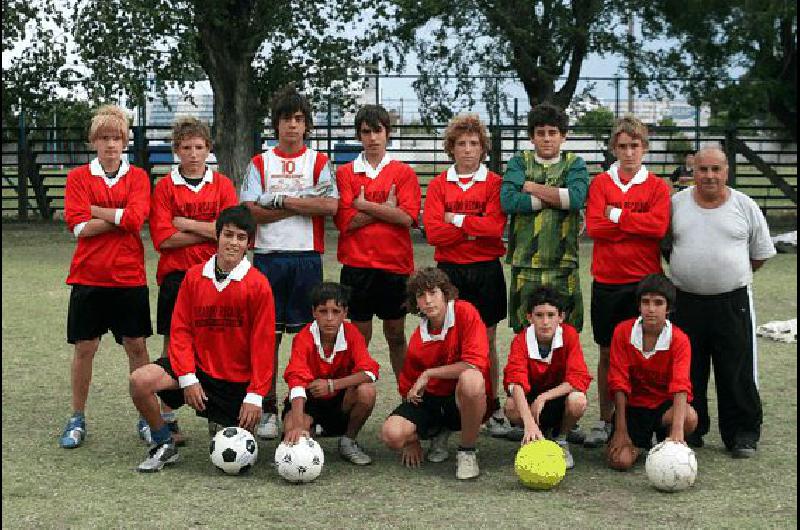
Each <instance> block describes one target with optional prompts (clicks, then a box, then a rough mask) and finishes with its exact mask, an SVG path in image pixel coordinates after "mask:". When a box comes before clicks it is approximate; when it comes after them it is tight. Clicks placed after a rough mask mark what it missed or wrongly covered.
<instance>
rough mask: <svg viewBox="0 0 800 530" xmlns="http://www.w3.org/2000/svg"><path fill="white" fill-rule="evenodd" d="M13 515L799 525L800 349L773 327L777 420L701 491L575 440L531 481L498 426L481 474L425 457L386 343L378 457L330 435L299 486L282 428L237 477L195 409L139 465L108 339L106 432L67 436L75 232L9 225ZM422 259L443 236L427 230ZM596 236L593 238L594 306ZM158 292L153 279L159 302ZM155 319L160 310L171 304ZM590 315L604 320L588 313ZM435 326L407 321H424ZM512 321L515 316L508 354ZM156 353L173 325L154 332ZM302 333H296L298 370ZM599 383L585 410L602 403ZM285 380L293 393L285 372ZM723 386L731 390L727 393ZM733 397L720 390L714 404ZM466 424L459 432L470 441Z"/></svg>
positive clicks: (423, 524) (290, 523)
mask: <svg viewBox="0 0 800 530" xmlns="http://www.w3.org/2000/svg"><path fill="white" fill-rule="evenodd" d="M2 236H3V243H2V257H3V269H2V278H3V280H2V281H3V283H2V286H3V306H2V307H3V315H2V326H3V339H2V344H3V356H2V362H3V402H2V403H3V420H2V421H3V431H2V434H3V506H2V507H3V516H2V521H3V522H2V525H3V527H4V528H32V527H36V528H73V527H74V528H117V527H126V528H127V527H155V528H249V527H269V528H272V527H274V528H291V527H307V528H389V527H396V528H439V527H442V528H465V527H471V528H523V527H524V528H554V527H581V528H602V527H605V528H610V527H619V528H665V527H666V528H794V527H796V526H797V488H796V480H797V422H796V414H797V348H796V345H794V344H791V345H789V344H782V343H777V342H771V341H766V340H764V339H759V351H760V354H759V361H760V363H759V364H760V366H759V372H760V377H761V380H760V383H761V391H762V399H763V402H764V428H763V436H762V441H761V443H760V445H759V451H758V455H757V457H756V458H754V459H750V460H733V459H731V458H730V457H729V456H728V455H727V454H726V453H725V452H724V449H723V448H722V444H721V441H720V438H719V434H718V433H717V431H716V414H714V425H715V427H714V429H713V430H712V433H710V434H709V436H708V437H707V439H706V440H707V444H706V447H705V448H703V449H700V450H698V451H697V459H698V462H699V477H698V480H697V483H696V484H695V486H694V488H692V489H691V490H690V491H687V492H683V493H676V494H665V493H659V492H657V491H655V490H653V489H652V488H651V487H649V485H648V483H647V478H646V476H645V474H644V468H643V466H642V465H638V466H637V467H636V468H635V469H634V470H633V471H632V472H628V473H619V472H615V471H612V470H609V469H608V468H606V467H605V464H604V460H603V456H602V452H601V450H598V449H595V450H588V449H583V448H577V449H573V454H574V456H575V461H576V467H575V469H574V470H573V471H571V472H569V473H568V475H567V477H566V478H565V479H564V481H563V482H562V483H561V484H560V485H559V486H558V487H557V488H556V489H554V490H552V491H550V492H533V491H529V490H526V489H525V488H523V487H522V486H520V485H519V484H518V482H517V480H516V477H515V475H514V472H513V458H514V455H515V452H516V449H517V447H518V445H517V444H515V443H513V442H508V441H504V440H495V439H492V438H489V437H488V436H485V435H482V436H481V437H480V439H479V442H478V448H479V459H480V464H481V471H482V474H481V476H480V477H479V478H478V479H476V480H474V481H470V482H467V483H461V482H458V481H457V480H456V479H455V476H454V474H455V471H454V469H455V464H454V462H453V460H452V459H451V460H450V461H448V462H445V463H443V464H426V465H424V466H423V468H422V469H420V470H417V471H410V470H406V469H404V468H402V467H401V466H400V464H399V462H398V459H397V456H396V455H395V454H394V453H392V452H390V451H388V450H386V449H384V448H383V447H382V446H381V445H380V444H379V442H378V438H377V433H378V429H379V426H380V424H381V422H382V421H383V419H384V418H385V416H386V414H387V413H388V412H389V411H390V410H391V409H392V408H393V407H394V406H395V405H396V404H397V402H398V400H399V398H398V395H397V392H396V387H395V385H394V377H393V376H392V374H391V369H390V368H389V362H388V353H387V347H386V343H385V342H384V340H383V337H382V336H380V333H378V334H376V338H375V339H374V341H373V346H372V348H371V351H372V353H373V355H374V356H375V357H376V358H377V360H378V361H379V362H380V363H381V365H382V366H383V367H384V368H383V372H382V373H383V378H382V379H381V380H380V381H379V389H378V390H379V395H378V403H377V405H376V409H375V412H374V413H373V417H372V418H371V419H370V420H369V421H368V423H367V425H366V427H365V431H364V432H363V433H362V435H361V437H360V441H361V442H362V445H363V446H364V447H365V448H366V449H367V450H368V451H369V452H370V453H371V454H372V455H373V457H374V460H375V461H374V463H373V465H371V466H369V467H367V468H356V467H354V466H352V465H350V464H347V463H344V462H342V461H341V460H340V459H339V457H338V455H337V454H336V449H335V440H334V439H323V440H322V445H323V448H325V450H326V457H327V458H326V460H327V461H326V464H325V469H324V470H323V472H322V475H321V476H320V478H319V479H318V480H317V481H316V482H314V483H312V484H308V485H304V486H292V485H289V484H287V483H285V482H283V480H282V479H280V478H279V477H278V475H277V473H275V472H274V470H273V468H272V467H271V466H270V465H269V464H270V462H271V459H272V453H273V452H274V449H275V447H276V442H269V443H264V442H260V457H259V462H258V463H257V465H256V467H255V468H254V469H253V471H252V472H251V473H250V474H249V475H247V476H243V477H229V476H224V475H222V474H221V473H220V472H218V471H216V470H215V469H214V468H213V467H212V465H211V463H210V461H209V459H208V435H207V432H206V424H205V420H203V419H201V418H196V417H195V416H194V413H193V412H192V411H191V410H189V409H182V410H181V412H180V418H181V423H182V425H183V428H184V430H185V431H187V433H188V435H189V436H190V441H189V444H188V446H187V447H185V448H184V449H183V450H182V451H181V458H182V461H181V462H180V463H179V464H178V465H177V466H173V467H172V468H167V469H166V470H165V471H163V472H161V473H158V474H156V475H141V474H138V473H136V472H135V471H134V467H135V466H136V465H137V464H138V463H139V461H140V460H141V459H142V458H143V456H144V454H145V447H144V446H143V444H142V443H141V442H140V441H139V439H138V437H137V436H136V432H135V429H134V426H135V422H136V419H137V414H136V412H135V410H134V409H133V407H132V405H131V403H130V398H129V397H128V390H127V362H126V359H125V355H124V353H123V351H122V349H121V348H120V347H118V346H117V345H116V344H115V343H114V341H113V339H112V338H111V337H110V336H106V337H105V338H104V339H103V341H102V343H101V347H100V351H99V352H98V354H97V357H96V358H95V365H94V366H95V370H94V380H93V383H92V389H91V393H90V396H89V404H88V407H87V421H88V432H89V435H88V438H87V440H86V442H85V444H84V446H83V447H81V448H79V449H76V450H73V451H66V450H63V449H60V448H59V447H58V445H57V437H58V435H59V434H60V432H61V429H62V428H63V424H64V422H65V420H66V418H67V416H68V414H69V412H70V410H69V395H70V389H69V363H70V360H71V358H72V350H71V348H70V347H69V346H68V345H67V344H66V342H65V338H64V337H65V324H66V309H67V301H68V296H69V288H68V287H67V286H66V285H64V278H65V276H66V273H67V268H68V264H69V261H70V257H71V254H72V250H73V245H74V243H73V240H72V238H71V236H70V235H69V234H67V233H66V232H65V230H64V228H63V226H60V225H55V224H17V223H3V226H2ZM145 248H146V249H147V271H148V278H150V282H151V286H152V285H154V278H155V265H156V255H155V253H154V252H153V251H152V245H151V243H150V241H149V239H148V238H146V239H145ZM415 251H416V260H417V264H418V265H423V264H429V263H431V262H432V251H431V249H430V248H429V247H427V246H426V245H424V244H422V243H418V244H417V245H416V249H415ZM590 252H591V245H590V243H588V242H587V243H585V244H582V247H581V260H582V262H581V263H582V264H581V273H582V281H583V287H584V293H585V294H584V296H585V299H586V304H587V307H586V312H587V316H588V302H589V300H588V298H589V297H588V293H589V289H588V286H589V274H588V263H589V258H590ZM338 274H339V265H338V263H336V262H335V239H334V238H333V234H329V238H328V253H327V255H326V262H325V276H326V278H330V279H338ZM755 294H756V308H757V313H758V317H759V318H758V321H759V323H763V322H766V321H768V320H776V319H780V320H784V319H788V318H793V317H796V315H797V303H796V297H797V256H796V255H785V254H783V255H778V256H777V257H775V258H774V259H772V260H770V262H769V263H767V264H766V265H765V267H764V268H763V269H762V271H760V272H759V273H758V274H757V275H756V280H755ZM155 300H156V290H155V289H154V288H152V287H151V302H152V304H151V306H152V307H153V308H155ZM153 317H154V318H155V311H153ZM586 320H587V321H588V320H589V319H588V318H587V319H586ZM416 324H417V319H416V317H409V318H408V320H407V331H408V333H409V334H410V332H411V331H412V330H413V328H414V327H415V326H416ZM510 340H511V334H510V331H509V330H508V329H507V328H506V327H505V323H501V324H500V326H499V332H498V346H499V350H500V352H501V359H502V361H503V362H504V361H505V356H506V354H507V351H508V346H509V344H510ZM582 342H583V346H584V350H585V354H586V358H587V363H588V364H589V366H590V368H591V371H592V372H594V368H595V366H596V362H597V351H596V349H595V347H593V345H592V340H591V330H590V329H585V330H584V333H583V334H582ZM148 346H149V348H150V356H151V358H154V357H155V356H156V355H157V354H158V352H159V351H160V349H161V344H160V339H159V338H156V337H154V338H151V339H150V340H149V341H148ZM288 346H289V341H284V347H283V349H282V352H281V361H282V362H281V364H282V366H281V370H282V368H283V367H284V366H285V364H286V361H287V357H286V355H287V354H288ZM596 388H597V387H596V386H595V385H594V384H593V385H592V387H591V389H590V393H589V398H590V408H589V411H588V413H587V417H586V418H585V419H584V422H583V425H584V426H588V425H589V424H590V422H591V421H593V420H594V419H595V418H596V416H597V403H596ZM278 392H279V395H281V396H282V395H285V393H286V385H285V383H283V382H282V381H281V383H280V386H279V389H278ZM712 395H713V392H712ZM715 407H716V405H715V404H713V403H712V410H715ZM456 442H457V436H454V437H453V438H452V439H451V451H452V452H454V450H455V443H456Z"/></svg>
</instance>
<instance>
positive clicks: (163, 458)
mask: <svg viewBox="0 0 800 530" xmlns="http://www.w3.org/2000/svg"><path fill="white" fill-rule="evenodd" d="M178 457H179V455H178V450H177V449H175V443H174V442H173V441H172V440H170V441H169V442H166V443H163V444H159V445H154V446H153V447H151V448H150V450H149V451H148V452H147V458H146V459H145V460H144V462H142V463H141V464H139V466H138V467H137V468H136V471H139V472H140V473H155V472H157V471H161V469H163V467H164V466H166V465H170V464H174V463H175V462H177V461H178Z"/></svg>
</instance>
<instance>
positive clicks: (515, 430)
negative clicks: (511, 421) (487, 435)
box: [506, 425, 525, 442]
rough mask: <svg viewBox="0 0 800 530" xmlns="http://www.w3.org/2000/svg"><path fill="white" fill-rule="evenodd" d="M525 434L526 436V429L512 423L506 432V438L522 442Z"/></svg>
mask: <svg viewBox="0 0 800 530" xmlns="http://www.w3.org/2000/svg"><path fill="white" fill-rule="evenodd" d="M523 436H525V429H523V428H522V427H519V426H517V425H512V426H511V428H510V429H509V430H508V433H507V434H506V439H508V440H511V441H512V442H520V441H522V437H523Z"/></svg>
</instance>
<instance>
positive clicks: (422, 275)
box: [406, 267, 458, 314]
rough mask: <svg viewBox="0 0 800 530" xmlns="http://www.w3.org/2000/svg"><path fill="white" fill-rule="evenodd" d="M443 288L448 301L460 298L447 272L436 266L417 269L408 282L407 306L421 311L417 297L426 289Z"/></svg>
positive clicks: (413, 310) (409, 309)
mask: <svg viewBox="0 0 800 530" xmlns="http://www.w3.org/2000/svg"><path fill="white" fill-rule="evenodd" d="M437 287H438V288H439V289H441V290H442V293H444V298H445V300H446V301H448V302H449V301H450V300H455V299H456V298H458V288H456V286H455V285H453V283H452V282H451V281H450V278H449V277H448V276H447V274H446V273H445V272H444V271H443V270H441V269H437V268H436V267H425V268H423V269H419V270H417V271H416V272H415V273H414V274H412V275H411V277H410V278H409V279H408V282H407V283H406V295H407V299H406V308H407V309H408V311H409V312H412V313H417V314H420V313H419V309H418V308H417V297H418V296H419V295H421V294H422V293H424V292H426V291H433V290H434V289H436V288H437Z"/></svg>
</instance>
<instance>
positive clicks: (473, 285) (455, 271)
mask: <svg viewBox="0 0 800 530" xmlns="http://www.w3.org/2000/svg"><path fill="white" fill-rule="evenodd" d="M437 267H439V268H440V269H441V270H443V271H444V272H445V273H446V274H447V276H448V277H449V278H450V282H452V284H453V285H455V286H456V288H457V289H458V297H459V298H460V299H461V300H466V301H467V302H469V303H471V304H472V305H474V306H475V309H477V310H478V313H480V315H481V320H483V323H484V324H486V327H487V328H490V327H492V326H496V325H497V323H498V322H500V321H501V320H503V319H504V318H506V315H507V314H508V307H507V304H506V278H505V276H504V275H503V266H502V265H501V264H500V260H499V259H496V260H492V261H480V262H477V263H467V264H463V265H462V264H459V263H447V262H441V263H438V264H437Z"/></svg>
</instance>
